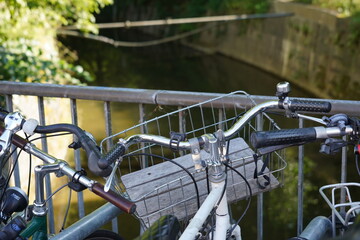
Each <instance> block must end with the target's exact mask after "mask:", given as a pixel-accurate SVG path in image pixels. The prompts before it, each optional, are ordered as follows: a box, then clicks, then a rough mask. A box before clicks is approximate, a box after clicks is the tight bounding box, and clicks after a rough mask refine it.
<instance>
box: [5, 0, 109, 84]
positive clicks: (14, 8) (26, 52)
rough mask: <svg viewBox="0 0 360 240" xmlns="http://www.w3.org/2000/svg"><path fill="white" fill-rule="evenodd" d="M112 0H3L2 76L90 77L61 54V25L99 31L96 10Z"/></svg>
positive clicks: (71, 80) (14, 78)
mask: <svg viewBox="0 0 360 240" xmlns="http://www.w3.org/2000/svg"><path fill="white" fill-rule="evenodd" d="M111 2H112V0H76V1H72V0H41V1H40V0H0V55H1V61H0V79H4V80H12V81H29V82H30V81H31V82H32V81H35V82H51V83H72V84H74V83H79V81H80V80H84V81H88V80H90V76H89V74H88V73H86V72H84V70H83V69H82V67H80V66H73V65H72V64H70V63H68V62H67V61H65V60H62V59H60V58H59V57H58V49H57V44H56V30H57V28H59V27H61V26H66V25H75V26H76V27H77V28H79V29H81V30H83V31H87V32H93V33H97V29H96V27H95V24H94V23H95V17H94V13H98V12H99V11H100V8H101V7H103V6H105V5H106V4H109V3H111Z"/></svg>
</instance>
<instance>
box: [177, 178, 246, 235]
mask: <svg viewBox="0 0 360 240" xmlns="http://www.w3.org/2000/svg"><path fill="white" fill-rule="evenodd" d="M224 187H226V186H225V180H222V181H221V182H213V181H211V192H210V194H209V195H208V196H207V197H206V199H205V201H204V202H203V204H202V205H201V207H200V208H199V210H198V211H197V213H196V214H195V216H194V217H193V218H192V219H191V222H190V223H189V225H188V226H187V228H186V229H185V231H184V232H183V234H182V235H181V237H180V240H188V239H195V237H196V235H197V234H198V233H199V231H200V229H201V228H202V226H203V224H204V222H205V221H206V219H207V217H208V216H209V215H210V214H211V211H212V210H213V209H214V207H215V206H216V205H217V203H218V202H219V200H220V198H221V197H222V199H221V201H220V203H219V205H218V206H217V208H216V225H215V231H214V239H215V240H224V239H226V235H227V230H228V229H229V228H230V216H229V208H228V205H227V197H226V189H225V192H224ZM232 235H233V236H235V239H236V240H241V231H240V227H239V226H236V228H235V229H234V231H233V233H232Z"/></svg>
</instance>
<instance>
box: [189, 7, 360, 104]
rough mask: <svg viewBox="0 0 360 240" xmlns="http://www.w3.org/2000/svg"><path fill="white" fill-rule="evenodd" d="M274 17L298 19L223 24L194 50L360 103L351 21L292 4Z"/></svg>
mask: <svg viewBox="0 0 360 240" xmlns="http://www.w3.org/2000/svg"><path fill="white" fill-rule="evenodd" d="M273 12H293V13H294V16H292V17H286V18H277V19H266V20H251V21H243V22H231V23H226V24H222V25H219V26H218V27H216V28H213V29H212V30H208V31H206V32H204V33H203V34H201V36H200V37H199V38H197V39H196V40H194V42H193V44H194V43H195V44H196V45H198V46H201V47H206V48H208V49H211V50H214V51H216V52H219V53H221V54H224V55H227V56H230V57H233V58H235V59H239V60H242V61H244V62H247V63H249V64H252V65H255V66H257V67H259V68H261V69H264V70H266V71H268V72H271V73H273V74H276V75H279V76H281V77H282V78H284V79H287V80H289V81H291V82H293V83H296V84H297V85H299V86H301V87H303V88H304V89H306V90H308V91H311V92H313V93H314V94H316V95H317V96H319V97H324V98H341V99H353V100H359V99H360V54H359V53H360V46H359V45H357V46H356V45H355V44H354V43H350V40H349V39H350V37H351V32H350V29H349V26H350V19H346V18H338V17H337V16H336V14H335V13H333V12H331V11H326V10H324V9H320V8H316V7H313V6H309V5H304V4H299V3H293V2H290V1H275V2H274V5H273ZM249 81H251V79H249Z"/></svg>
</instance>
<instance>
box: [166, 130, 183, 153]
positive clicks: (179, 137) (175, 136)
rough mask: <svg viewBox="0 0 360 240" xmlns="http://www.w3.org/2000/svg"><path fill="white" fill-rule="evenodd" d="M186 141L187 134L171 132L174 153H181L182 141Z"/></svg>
mask: <svg viewBox="0 0 360 240" xmlns="http://www.w3.org/2000/svg"><path fill="white" fill-rule="evenodd" d="M185 139H186V134H185V133H178V132H173V131H171V132H170V144H169V145H170V146H169V147H170V149H171V151H173V152H178V151H179V145H180V142H181V141H184V140H185Z"/></svg>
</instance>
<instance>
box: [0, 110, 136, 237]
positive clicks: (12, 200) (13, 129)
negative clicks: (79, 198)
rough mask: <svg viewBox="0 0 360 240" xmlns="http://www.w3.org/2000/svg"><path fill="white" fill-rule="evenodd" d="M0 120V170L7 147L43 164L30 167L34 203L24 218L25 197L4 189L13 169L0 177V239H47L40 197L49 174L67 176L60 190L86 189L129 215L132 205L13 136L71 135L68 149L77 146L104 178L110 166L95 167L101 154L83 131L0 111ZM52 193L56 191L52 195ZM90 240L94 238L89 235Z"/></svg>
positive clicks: (5, 161)
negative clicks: (45, 123)
mask: <svg viewBox="0 0 360 240" xmlns="http://www.w3.org/2000/svg"><path fill="white" fill-rule="evenodd" d="M0 120H1V121H3V122H4V123H5V127H0V135H1V136H0V156H1V157H2V159H1V166H2V169H1V170H3V168H4V166H6V165H7V164H8V159H9V155H11V146H16V147H17V148H19V149H20V150H21V151H25V152H27V153H28V154H30V155H32V156H35V157H37V158H39V159H41V160H42V161H43V162H44V164H43V165H38V166H36V167H35V168H34V171H35V201H34V204H33V207H32V208H31V209H30V210H28V211H27V212H28V213H29V215H30V216H26V215H25V213H24V210H26V208H27V207H28V203H29V201H28V196H27V194H26V193H25V192H24V191H22V190H21V189H20V188H18V187H8V185H9V180H10V177H11V174H12V171H13V170H11V171H10V174H8V175H7V176H4V175H3V174H2V175H1V176H2V179H3V180H2V186H1V187H2V190H3V191H2V192H1V200H0V201H1V202H2V205H1V212H0V220H1V222H2V223H4V224H7V225H6V226H4V227H3V228H1V229H0V239H4V240H8V239H9V240H11V239H28V238H29V237H32V239H33V240H47V239H48V238H49V236H48V232H47V205H46V203H47V201H48V199H49V198H48V199H45V196H44V192H45V191H44V178H45V176H46V175H48V174H50V173H55V174H56V177H62V176H66V177H68V179H69V182H68V184H66V185H64V186H63V187H65V186H68V187H69V188H71V189H72V190H74V191H82V190H84V189H89V190H91V191H92V192H93V193H95V194H96V195H98V196H100V197H101V198H103V199H105V200H106V201H108V202H110V203H112V204H113V205H115V206H116V207H118V208H119V209H121V210H122V211H124V212H127V213H132V212H134V211H135V208H136V206H135V204H134V203H132V202H130V201H129V200H127V199H125V198H123V197H122V196H120V195H118V194H116V193H115V192H114V191H111V190H110V191H104V189H103V185H102V184H101V183H98V182H97V181H95V180H92V179H90V178H89V177H87V176H86V172H84V171H83V170H81V171H76V170H75V169H73V168H71V167H70V166H69V164H68V163H67V162H66V161H64V160H60V159H57V158H55V157H53V156H51V155H49V154H47V153H45V152H43V151H42V150H40V149H39V148H37V147H36V146H35V145H34V144H32V143H31V142H30V141H29V140H28V139H24V138H21V137H20V136H18V135H16V133H17V132H19V131H21V130H22V131H23V132H24V133H25V134H27V135H28V136H31V135H33V134H34V133H41V134H49V133H59V132H68V133H72V134H74V135H75V136H77V139H78V140H77V141H76V142H74V143H73V144H72V147H73V148H80V147H81V148H83V149H84V150H85V151H86V153H87V158H88V166H89V169H90V170H91V171H92V172H93V173H95V174H97V175H98V176H106V175H108V174H109V173H110V171H111V167H108V168H105V169H100V168H98V167H97V161H98V159H99V158H101V154H100V152H99V149H98V147H97V145H96V143H95V141H94V140H93V139H92V137H91V136H90V135H89V134H88V133H87V132H85V131H84V130H82V129H80V128H79V127H77V126H75V125H72V124H54V125H48V126H40V125H38V122H37V121H36V120H34V119H29V120H25V119H24V118H23V117H22V116H21V114H20V113H18V112H14V113H8V112H4V111H2V112H0ZM15 164H16V163H15ZM60 189H61V188H60ZM56 192H57V191H55V192H54V193H53V194H55V193H56ZM14 212H19V214H17V215H13V213H14ZM9 220H10V221H9ZM95 230H96V228H95V229H89V231H90V232H94V231H95ZM89 231H87V232H86V231H84V232H85V233H84V232H82V233H81V232H80V233H79V231H77V232H75V231H74V232H73V234H76V235H78V237H80V238H81V239H83V238H85V237H87V235H88V233H89ZM91 239H97V238H96V236H94V235H93V238H91ZM98 239H99V238H98ZM100 239H101V238H100ZM112 239H119V238H112Z"/></svg>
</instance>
